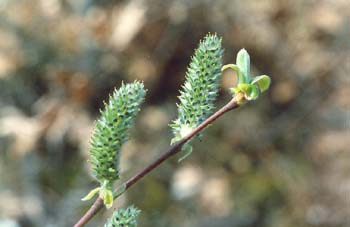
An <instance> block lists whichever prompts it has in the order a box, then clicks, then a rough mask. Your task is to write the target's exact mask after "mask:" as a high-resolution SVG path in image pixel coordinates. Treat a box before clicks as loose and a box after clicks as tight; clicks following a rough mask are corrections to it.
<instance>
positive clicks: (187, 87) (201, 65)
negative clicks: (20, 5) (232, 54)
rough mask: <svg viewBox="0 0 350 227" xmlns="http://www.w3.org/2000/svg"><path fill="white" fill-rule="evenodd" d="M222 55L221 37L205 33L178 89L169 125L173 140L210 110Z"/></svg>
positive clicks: (217, 81) (217, 83)
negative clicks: (176, 101) (176, 107)
mask: <svg viewBox="0 0 350 227" xmlns="http://www.w3.org/2000/svg"><path fill="white" fill-rule="evenodd" d="M222 55H223V49H222V47H221V38H219V37H218V36H217V35H215V34H214V35H213V34H208V35H207V36H206V37H205V38H204V39H203V40H202V41H201V42H200V44H199V46H198V48H197V49H196V50H195V53H194V55H193V57H192V59H191V62H190V65H189V67H188V69H187V73H186V81H185V84H184V85H183V86H182V90H181V91H180V96H179V101H180V103H179V104H178V118H177V119H176V120H175V121H173V123H172V124H171V125H170V126H171V127H172V129H173V133H174V138H173V140H172V143H174V142H176V141H179V140H180V139H182V138H183V137H184V136H186V134H187V133H188V132H189V131H191V130H192V129H193V128H195V127H196V126H198V125H199V124H200V123H202V122H203V121H204V120H205V119H206V118H207V117H208V116H209V115H210V114H211V113H212V112H213V109H214V101H215V99H216V97H217V95H218V91H219V86H220V79H221V67H222Z"/></svg>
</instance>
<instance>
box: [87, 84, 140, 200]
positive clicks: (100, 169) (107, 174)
mask: <svg viewBox="0 0 350 227" xmlns="http://www.w3.org/2000/svg"><path fill="white" fill-rule="evenodd" d="M145 94H146V90H145V89H144V86H143V83H141V82H139V81H135V82H134V83H130V84H122V86H121V87H120V88H119V89H118V90H117V89H116V90H114V92H113V94H112V95H110V97H109V101H108V103H105V107H104V110H103V111H100V112H101V117H100V119H98V120H97V122H96V126H95V130H94V132H93V134H92V137H91V149H90V163H91V165H92V175H93V176H94V177H95V178H96V179H97V181H99V182H100V184H101V186H100V187H99V188H97V189H94V190H92V191H91V192H90V193H89V194H88V195H87V196H86V197H85V198H83V200H89V199H91V197H92V196H93V195H94V194H96V193H98V192H99V194H100V197H102V198H103V199H104V201H105V204H106V206H107V207H110V206H111V204H112V203H113V195H112V191H111V189H112V185H113V183H114V182H115V181H116V180H118V179H119V177H120V176H119V168H118V166H119V159H120V148H121V146H122V145H123V143H124V142H126V141H127V139H128V135H129V133H128V130H129V129H130V128H131V127H132V126H133V123H134V119H135V117H136V114H137V113H138V112H139V110H140V105H141V103H142V102H143V100H144V97H145Z"/></svg>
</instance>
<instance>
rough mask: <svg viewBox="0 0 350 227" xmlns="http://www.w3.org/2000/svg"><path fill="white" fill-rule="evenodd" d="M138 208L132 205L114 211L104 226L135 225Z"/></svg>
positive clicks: (120, 226)
mask: <svg viewBox="0 0 350 227" xmlns="http://www.w3.org/2000/svg"><path fill="white" fill-rule="evenodd" d="M139 213H140V210H138V209H137V208H135V207H134V206H129V207H128V208H126V209H119V210H117V211H115V212H114V213H113V215H112V217H111V218H110V219H108V221H107V223H106V224H105V226H104V227H136V226H137V221H136V218H137V216H138V215H139Z"/></svg>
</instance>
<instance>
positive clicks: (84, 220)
mask: <svg viewBox="0 0 350 227" xmlns="http://www.w3.org/2000/svg"><path fill="white" fill-rule="evenodd" d="M237 107H239V104H237V102H236V99H235V98H233V99H231V101H230V102H228V103H227V104H226V105H225V106H223V107H222V108H221V109H219V110H218V111H217V112H215V113H214V114H213V115H211V116H210V117H209V118H208V119H206V120H205V121H204V122H202V123H201V124H200V125H198V126H197V127H196V128H195V129H193V130H192V131H191V132H190V133H189V134H188V135H187V136H185V137H184V138H182V139H181V140H180V141H179V142H177V143H175V144H174V145H172V146H170V147H169V149H168V150H167V151H166V152H165V153H163V154H162V155H161V156H160V157H159V158H158V159H157V160H155V161H154V162H153V163H151V164H150V165H148V166H147V167H146V168H144V169H143V170H142V171H140V172H138V173H137V174H135V175H134V176H133V177H131V178H130V179H129V180H127V181H126V182H125V183H124V184H123V185H124V187H125V190H127V189H128V188H130V187H131V186H132V185H134V184H135V183H136V182H137V181H139V180H140V179H141V178H142V177H143V176H145V175H147V174H148V173H150V172H151V171H152V170H153V169H155V168H156V167H158V166H159V165H160V164H162V163H163V162H164V161H165V160H167V159H168V158H170V157H171V156H173V155H175V154H177V153H178V152H179V151H180V148H181V147H182V145H184V144H185V143H186V142H187V141H189V140H190V139H191V138H193V137H194V136H195V135H196V134H198V133H199V132H200V131H202V130H203V129H204V128H205V127H207V126H208V125H210V124H211V123H212V122H214V121H215V120H216V119H217V118H219V117H220V116H222V115H223V114H224V113H226V112H228V111H230V110H232V109H236V108H237ZM119 195H120V194H119ZM119 195H117V196H116V197H115V198H114V199H116V198H117V197H118V196H119ZM102 206H103V200H102V199H101V198H100V197H98V198H97V199H96V201H95V202H94V203H93V204H92V206H91V207H90V209H89V210H88V211H87V212H86V213H85V214H84V215H83V216H82V217H81V218H80V220H79V221H78V222H77V223H76V224H75V225H74V227H82V226H84V225H85V224H86V223H87V222H89V221H90V219H91V218H92V217H94V216H95V214H96V213H97V212H98V211H99V210H100V209H101V208H102Z"/></svg>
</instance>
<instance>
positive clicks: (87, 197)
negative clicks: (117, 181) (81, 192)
mask: <svg viewBox="0 0 350 227" xmlns="http://www.w3.org/2000/svg"><path fill="white" fill-rule="evenodd" d="M100 189H101V188H100V187H97V188H95V189H92V190H91V191H90V192H89V193H88V194H87V195H86V196H85V197H84V198H82V199H81V200H82V201H88V200H90V199H92V198H93V197H94V196H95V195H96V194H97V193H99V192H100Z"/></svg>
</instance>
